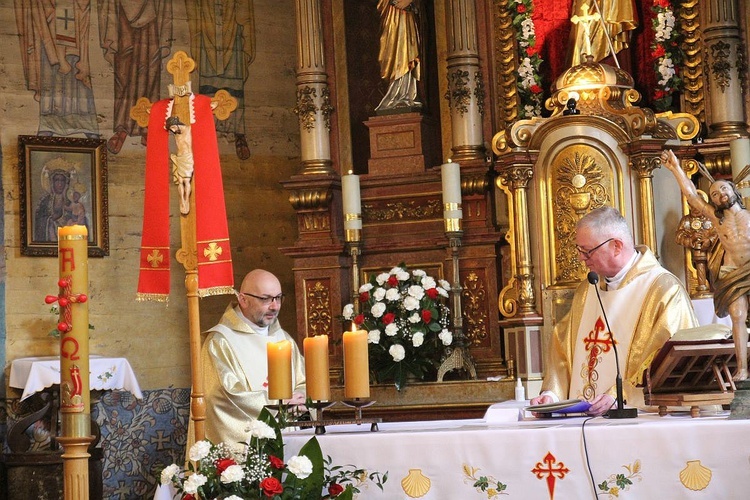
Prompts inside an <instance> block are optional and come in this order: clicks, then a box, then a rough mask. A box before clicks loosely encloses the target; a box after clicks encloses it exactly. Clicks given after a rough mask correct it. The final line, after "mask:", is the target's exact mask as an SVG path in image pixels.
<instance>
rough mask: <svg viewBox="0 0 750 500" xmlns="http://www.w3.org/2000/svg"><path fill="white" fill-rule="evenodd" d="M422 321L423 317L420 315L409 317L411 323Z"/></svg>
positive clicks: (415, 314) (414, 314)
mask: <svg viewBox="0 0 750 500" xmlns="http://www.w3.org/2000/svg"><path fill="white" fill-rule="evenodd" d="M420 321H422V317H421V316H420V315H419V313H413V314H412V315H411V316H409V323H412V324H414V323H419V322H420Z"/></svg>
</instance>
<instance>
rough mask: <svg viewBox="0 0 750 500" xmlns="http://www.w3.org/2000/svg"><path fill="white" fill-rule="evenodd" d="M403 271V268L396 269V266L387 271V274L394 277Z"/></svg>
mask: <svg viewBox="0 0 750 500" xmlns="http://www.w3.org/2000/svg"><path fill="white" fill-rule="evenodd" d="M403 270H404V268H403V267H398V266H396V267H393V268H391V270H390V271H388V274H392V275H394V276H395V275H396V274H398V273H399V272H401V271H403Z"/></svg>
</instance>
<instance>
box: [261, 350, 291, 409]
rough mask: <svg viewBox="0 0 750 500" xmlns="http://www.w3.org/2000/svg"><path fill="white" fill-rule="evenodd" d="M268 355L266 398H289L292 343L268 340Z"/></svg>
mask: <svg viewBox="0 0 750 500" xmlns="http://www.w3.org/2000/svg"><path fill="white" fill-rule="evenodd" d="M266 353H267V355H268V399H271V400H275V399H290V398H291V397H292V344H291V342H289V341H288V340H282V341H280V342H269V343H268V344H267V345H266Z"/></svg>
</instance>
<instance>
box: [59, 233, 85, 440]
mask: <svg viewBox="0 0 750 500" xmlns="http://www.w3.org/2000/svg"><path fill="white" fill-rule="evenodd" d="M57 240H58V243H57V245H58V260H59V264H60V280H59V285H60V296H59V298H58V303H59V305H60V323H59V325H58V330H60V388H61V391H60V393H61V396H62V397H61V400H62V401H61V404H60V412H61V413H62V417H63V418H62V423H63V428H62V431H63V435H64V436H66V437H88V436H89V434H90V433H91V427H90V416H89V414H90V411H91V410H90V405H91V403H90V394H89V392H90V391H89V388H90V386H89V305H88V302H87V294H88V288H89V270H88V230H87V229H86V226H81V225H75V226H65V227H61V228H59V229H58V230H57Z"/></svg>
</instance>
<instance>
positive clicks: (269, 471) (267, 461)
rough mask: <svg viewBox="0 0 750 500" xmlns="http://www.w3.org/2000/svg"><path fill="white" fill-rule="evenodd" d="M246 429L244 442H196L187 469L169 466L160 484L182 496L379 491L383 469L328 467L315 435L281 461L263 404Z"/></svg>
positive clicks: (252, 498)
mask: <svg viewBox="0 0 750 500" xmlns="http://www.w3.org/2000/svg"><path fill="white" fill-rule="evenodd" d="M248 432H249V440H248V441H247V442H245V443H236V444H231V443H218V444H213V443H211V442H209V441H205V440H204V441H198V442H197V443H195V444H194V445H193V446H192V447H191V448H190V450H189V452H188V455H189V458H190V463H189V465H188V468H187V470H183V469H181V468H180V467H179V466H178V465H176V464H172V465H169V466H167V467H165V468H164V469H163V470H162V472H161V483H162V484H163V485H167V484H171V485H172V486H174V487H175V488H176V489H177V491H178V492H179V493H180V497H179V498H181V499H182V500H214V499H224V500H256V499H257V500H260V499H274V500H292V499H301V500H316V499H329V498H336V499H339V500H351V499H352V498H353V497H354V494H355V493H359V491H360V490H359V488H360V487H362V485H363V484H364V483H365V482H366V481H368V480H369V481H373V482H374V483H375V484H376V485H377V486H378V487H379V488H380V489H381V490H382V489H383V483H385V482H386V481H387V480H388V473H387V472H386V473H385V474H381V473H379V472H369V473H368V472H367V471H365V470H364V469H358V468H356V467H354V466H353V465H347V466H340V465H332V463H331V458H330V457H327V459H324V458H323V454H322V451H321V449H320V444H319V443H318V441H317V439H316V438H315V437H312V438H310V440H309V441H308V442H307V443H306V444H305V445H304V446H303V447H302V448H301V449H300V451H299V455H295V456H293V457H291V458H289V460H287V461H284V443H283V441H282V438H281V430H280V426H279V423H278V421H277V420H276V419H275V418H274V417H273V416H272V415H271V414H270V413H269V412H268V410H266V409H265V408H264V409H263V410H262V411H261V414H260V416H259V417H258V419H257V420H254V421H251V423H250V426H249V429H248Z"/></svg>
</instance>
